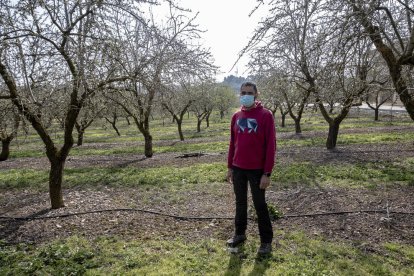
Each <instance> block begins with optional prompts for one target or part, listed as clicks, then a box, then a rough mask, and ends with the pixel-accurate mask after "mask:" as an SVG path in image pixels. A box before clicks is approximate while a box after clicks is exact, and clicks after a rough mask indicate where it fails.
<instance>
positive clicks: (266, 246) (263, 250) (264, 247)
mask: <svg viewBox="0 0 414 276" xmlns="http://www.w3.org/2000/svg"><path fill="white" fill-rule="evenodd" d="M271 252H272V244H271V243H262V244H260V248H259V250H258V251H257V254H259V255H267V254H270V253H271Z"/></svg>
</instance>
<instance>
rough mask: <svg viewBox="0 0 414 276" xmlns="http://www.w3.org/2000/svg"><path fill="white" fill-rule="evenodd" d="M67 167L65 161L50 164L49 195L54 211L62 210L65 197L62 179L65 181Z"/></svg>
mask: <svg viewBox="0 0 414 276" xmlns="http://www.w3.org/2000/svg"><path fill="white" fill-rule="evenodd" d="M64 166H65V160H63V161H62V160H55V161H53V162H50V173H49V195H50V203H51V205H52V209H58V208H62V207H64V206H65V205H64V204H63V195H62V179H63V168H64Z"/></svg>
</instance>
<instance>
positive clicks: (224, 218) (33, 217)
mask: <svg viewBox="0 0 414 276" xmlns="http://www.w3.org/2000/svg"><path fill="white" fill-rule="evenodd" d="M106 212H141V213H148V214H153V215H158V216H163V217H169V218H173V219H177V220H233V219H234V217H192V216H179V215H172V214H166V213H162V212H157V211H150V210H144V209H137V208H119V209H104V210H93V211H85V212H76V213H67V214H60V215H51V216H27V217H11V216H0V220H9V221H31V220H43V219H55V218H66V217H72V216H81V215H87V214H97V213H106ZM358 213H385V214H401V215H414V212H400V211H389V210H388V211H387V210H386V209H383V210H357V211H334V212H319V213H308V214H286V215H282V216H281V217H279V218H277V219H276V220H278V219H288V218H300V217H317V216H329V215H347V214H358ZM249 219H250V220H254V219H253V218H251V217H249Z"/></svg>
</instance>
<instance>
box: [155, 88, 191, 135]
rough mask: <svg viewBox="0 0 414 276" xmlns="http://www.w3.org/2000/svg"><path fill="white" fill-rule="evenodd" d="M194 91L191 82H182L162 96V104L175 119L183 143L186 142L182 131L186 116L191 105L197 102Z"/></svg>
mask: <svg viewBox="0 0 414 276" xmlns="http://www.w3.org/2000/svg"><path fill="white" fill-rule="evenodd" d="M192 89H194V87H193V86H192V84H191V82H186V81H184V80H182V81H181V83H180V84H179V85H177V86H171V87H170V88H168V89H165V90H164V91H163V92H162V95H161V104H162V106H163V107H164V109H165V110H166V111H168V113H170V114H171V116H172V117H173V118H174V121H175V123H176V124H177V128H178V135H179V137H180V140H181V141H184V134H183V130H182V124H183V119H184V115H185V114H186V113H187V111H188V110H189V108H190V106H191V104H192V103H193V102H194V101H195V97H194V96H193V94H192Z"/></svg>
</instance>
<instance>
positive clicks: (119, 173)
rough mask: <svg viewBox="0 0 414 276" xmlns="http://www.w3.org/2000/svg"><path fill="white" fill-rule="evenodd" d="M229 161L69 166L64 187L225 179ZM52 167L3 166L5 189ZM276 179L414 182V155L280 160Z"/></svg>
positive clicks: (43, 179) (39, 182)
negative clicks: (340, 162)
mask: <svg viewBox="0 0 414 276" xmlns="http://www.w3.org/2000/svg"><path fill="white" fill-rule="evenodd" d="M226 170H227V168H226V164H225V163H224V162H216V163H200V164H195V165H192V166H188V167H174V166H164V167H156V168H136V167H132V166H131V167H114V168H80V169H72V168H67V169H65V173H64V187H67V188H68V187H75V186H77V187H97V186H112V187H139V186H153V187H161V188H166V187H168V188H169V189H176V188H186V187H192V186H193V185H197V184H207V183H215V182H224V181H225V174H226ZM47 181H48V171H46V170H34V169H11V170H3V171H2V173H1V174H0V189H24V188H33V189H38V190H45V189H46V188H47V187H48V185H47V183H48V182H47ZM272 181H274V182H276V183H277V185H281V186H283V187H289V186H292V185H310V186H313V185H321V186H325V185H327V186H341V187H369V188H373V187H375V186H376V185H383V184H388V183H399V184H403V185H413V183H414V158H408V159H405V160H402V161H401V162H371V163H355V164H343V165H341V166H338V165H334V164H332V165H317V164H315V163H311V162H302V163H294V164H288V165H282V164H279V163H277V164H276V168H275V170H274V173H273V175H272Z"/></svg>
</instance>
